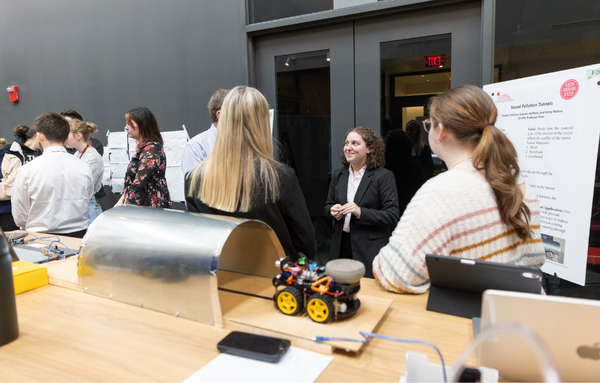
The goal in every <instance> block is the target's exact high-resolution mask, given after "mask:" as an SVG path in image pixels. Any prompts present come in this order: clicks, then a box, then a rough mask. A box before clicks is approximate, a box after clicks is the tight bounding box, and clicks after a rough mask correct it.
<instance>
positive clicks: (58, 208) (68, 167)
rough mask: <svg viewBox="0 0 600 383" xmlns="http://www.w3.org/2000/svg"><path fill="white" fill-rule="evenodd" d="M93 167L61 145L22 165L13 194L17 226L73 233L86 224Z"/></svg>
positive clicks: (13, 213)
mask: <svg viewBox="0 0 600 383" xmlns="http://www.w3.org/2000/svg"><path fill="white" fill-rule="evenodd" d="M92 194H94V187H93V180H92V171H91V170H90V167H89V166H88V165H87V164H86V163H85V162H83V161H80V160H78V159H77V158H75V157H74V156H72V155H70V154H69V153H67V151H66V150H65V148H64V147H62V146H51V147H49V148H46V149H45V150H44V153H43V154H42V155H41V156H39V157H38V158H36V159H35V160H33V161H31V162H28V163H27V164H25V165H23V167H22V168H21V170H20V171H19V173H18V174H17V179H16V180H15V185H14V187H13V195H12V215H13V218H14V220H15V223H16V224H17V226H19V227H20V228H22V229H24V230H28V231H33V232H52V233H59V234H60V233H65V234H66V233H73V232H76V231H80V230H84V229H86V228H87V227H88V222H89V221H88V218H87V216H88V213H89V208H90V198H91V197H92Z"/></svg>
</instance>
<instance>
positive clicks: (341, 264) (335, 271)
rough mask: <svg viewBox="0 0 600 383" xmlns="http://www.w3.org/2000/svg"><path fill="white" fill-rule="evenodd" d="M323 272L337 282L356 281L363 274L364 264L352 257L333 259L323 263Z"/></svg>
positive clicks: (358, 280)
mask: <svg viewBox="0 0 600 383" xmlns="http://www.w3.org/2000/svg"><path fill="white" fill-rule="evenodd" d="M325 273H326V274H327V275H329V276H330V277H331V278H333V280H334V281H336V282H337V283H346V284H350V283H356V282H360V279H361V278H362V277H363V276H364V275H365V265H363V264H362V262H360V261H356V260H354V259H343V258H342V259H334V260H333V261H329V262H327V264H326V265H325Z"/></svg>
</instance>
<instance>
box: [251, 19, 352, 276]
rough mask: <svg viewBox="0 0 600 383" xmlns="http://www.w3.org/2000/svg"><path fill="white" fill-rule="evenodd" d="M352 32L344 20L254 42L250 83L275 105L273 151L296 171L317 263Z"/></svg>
mask: <svg viewBox="0 0 600 383" xmlns="http://www.w3.org/2000/svg"><path fill="white" fill-rule="evenodd" d="M352 35H353V24H352V23H351V22H349V23H344V24H340V25H336V26H331V27H324V28H313V29H310V30H308V31H304V32H301V33H297V32H294V33H288V34H278V35H277V36H268V37H262V38H260V39H257V40H256V41H255V57H256V66H255V67H256V86H257V88H258V89H259V90H260V91H261V92H262V93H263V94H264V95H265V97H266V98H267V100H268V101H269V105H270V107H271V108H273V109H275V116H274V119H273V125H274V126H273V135H274V137H275V138H276V139H277V142H278V145H277V146H278V150H277V152H276V155H277V156H278V158H279V160H280V161H282V162H284V163H286V164H287V165H288V166H291V167H292V168H294V170H295V171H296V175H297V176H298V179H299V181H300V186H301V187H302V192H303V193H304V198H305V199H306V205H307V207H308V211H309V213H310V216H311V219H312V221H313V224H314V226H315V233H316V237H317V243H318V250H319V259H318V260H317V261H318V262H319V263H321V264H324V263H325V262H327V259H328V257H329V246H330V242H331V222H330V221H329V220H328V219H327V218H325V212H324V205H325V201H326V199H327V192H328V189H329V183H330V181H331V172H332V170H333V169H336V168H338V167H339V166H340V163H339V155H340V153H341V152H342V148H343V140H344V135H345V132H346V131H347V130H349V129H351V128H352V127H354V66H353V52H354V50H353V39H352ZM333 95H335V97H334V96H333Z"/></svg>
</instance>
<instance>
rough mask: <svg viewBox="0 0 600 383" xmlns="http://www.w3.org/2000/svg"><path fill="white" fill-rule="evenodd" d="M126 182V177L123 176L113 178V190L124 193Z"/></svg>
mask: <svg viewBox="0 0 600 383" xmlns="http://www.w3.org/2000/svg"><path fill="white" fill-rule="evenodd" d="M124 183H125V179H123V178H113V179H112V185H111V186H112V190H113V193H123V186H124V185H123V184H124Z"/></svg>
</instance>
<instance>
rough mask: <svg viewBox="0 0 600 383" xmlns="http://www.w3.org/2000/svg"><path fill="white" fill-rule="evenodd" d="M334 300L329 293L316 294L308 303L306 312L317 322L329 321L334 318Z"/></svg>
mask: <svg viewBox="0 0 600 383" xmlns="http://www.w3.org/2000/svg"><path fill="white" fill-rule="evenodd" d="M334 310H335V309H334V307H333V301H332V300H331V298H329V297H328V296H327V295H323V294H314V295H313V296H312V297H310V299H309V300H308V302H307V303H306V312H307V313H308V316H309V317H310V319H312V320H313V321H315V322H317V323H327V322H329V321H330V320H331V319H332V318H333V314H334Z"/></svg>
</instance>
